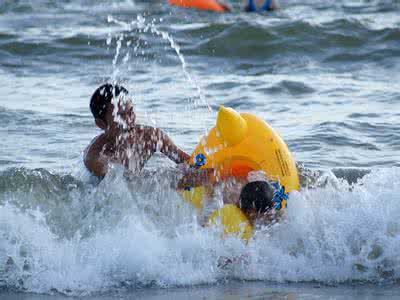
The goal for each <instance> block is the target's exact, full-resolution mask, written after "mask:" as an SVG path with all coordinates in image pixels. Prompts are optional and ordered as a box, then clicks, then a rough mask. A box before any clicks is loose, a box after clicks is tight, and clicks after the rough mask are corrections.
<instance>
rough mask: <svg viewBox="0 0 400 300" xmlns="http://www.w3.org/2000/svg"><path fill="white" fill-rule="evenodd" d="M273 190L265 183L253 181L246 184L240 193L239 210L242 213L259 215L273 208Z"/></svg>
mask: <svg viewBox="0 0 400 300" xmlns="http://www.w3.org/2000/svg"><path fill="white" fill-rule="evenodd" d="M274 191H275V190H274V188H273V186H272V185H271V184H270V183H269V182H267V181H253V182H249V183H248V184H246V185H245V186H244V187H243V189H242V192H241V193H240V208H241V209H242V210H243V211H244V212H251V211H254V210H255V211H256V212H257V213H259V214H263V213H265V212H267V211H268V210H269V209H271V208H273V207H274V202H273V198H274Z"/></svg>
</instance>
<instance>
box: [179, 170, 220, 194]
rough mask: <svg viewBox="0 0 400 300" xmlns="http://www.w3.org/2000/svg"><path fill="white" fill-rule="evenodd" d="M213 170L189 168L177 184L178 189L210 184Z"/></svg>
mask: <svg viewBox="0 0 400 300" xmlns="http://www.w3.org/2000/svg"><path fill="white" fill-rule="evenodd" d="M213 175H214V169H194V168H189V169H188V170H187V171H186V172H185V175H184V176H183V177H182V178H181V180H179V182H178V186H177V188H178V189H184V188H187V187H198V186H204V185H210V184H212V178H213Z"/></svg>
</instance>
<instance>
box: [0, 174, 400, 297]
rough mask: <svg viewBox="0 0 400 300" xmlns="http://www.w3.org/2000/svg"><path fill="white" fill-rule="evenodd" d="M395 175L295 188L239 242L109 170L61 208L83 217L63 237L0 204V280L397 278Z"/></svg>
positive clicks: (57, 283) (61, 283)
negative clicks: (266, 225)
mask: <svg viewBox="0 0 400 300" xmlns="http://www.w3.org/2000/svg"><path fill="white" fill-rule="evenodd" d="M399 175H400V169H398V168H393V169H386V170H379V171H374V172H372V173H371V174H370V175H367V176H366V177H365V179H364V180H363V181H362V182H360V183H359V184H358V185H356V186H354V187H353V188H351V189H350V187H349V186H348V185H347V184H344V183H337V184H336V185H335V186H332V185H330V186H327V187H325V188H319V189H316V190H305V191H302V192H301V193H293V194H292V195H291V198H290V202H289V207H288V210H287V218H286V219H285V220H284V221H282V222H281V224H279V225H277V226H275V227H273V228H271V229H270V230H269V231H267V232H265V233H262V234H258V235H257V238H256V239H255V240H253V241H251V242H250V243H249V245H248V246H245V244H244V243H243V242H242V241H240V240H237V239H227V240H222V239H220V237H219V235H220V232H219V231H218V230H212V229H208V228H202V227H201V226H199V225H197V220H196V217H195V212H194V210H193V209H191V208H190V207H189V206H187V205H185V204H184V203H182V202H181V200H180V199H179V197H178V196H177V195H176V194H175V192H173V191H171V190H166V186H165V185H163V184H162V183H160V182H155V181H154V180H153V181H151V180H150V182H148V185H147V186H146V185H144V190H143V191H140V190H134V192H132V189H133V188H138V186H130V183H126V181H125V180H124V179H122V178H121V176H120V175H119V174H118V172H117V173H116V174H114V175H111V176H110V177H107V178H106V179H105V180H104V182H102V183H101V184H100V185H99V186H98V187H97V188H95V189H93V190H92V192H91V193H90V195H86V197H87V198H85V199H75V200H74V203H73V204H72V205H70V206H66V207H65V211H64V214H70V215H71V216H80V213H82V212H81V211H84V214H82V215H81V218H85V220H84V221H82V220H76V222H78V223H80V224H81V225H80V226H81V227H80V230H78V231H76V233H75V234H74V235H73V237H72V238H69V239H67V238H60V237H59V236H58V235H56V234H54V233H53V232H54V224H47V221H46V220H47V218H46V217H47V216H46V213H45V212H39V211H35V210H33V211H22V210H20V209H17V208H16V207H15V206H13V205H11V204H6V205H5V206H1V207H0V234H1V236H2V238H1V239H0V261H1V266H3V267H2V269H1V271H0V281H3V282H6V283H7V285H9V286H15V287H17V288H21V289H22V288H23V289H26V290H28V291H31V292H40V293H43V292H44V293H48V292H52V291H53V290H57V291H61V292H65V293H70V294H79V295H82V294H88V293H93V292H104V291H109V290H111V289H119V288H122V287H123V286H126V285H128V286H143V285H156V286H161V287H164V286H171V285H172V286H174V285H193V284H201V283H214V282H216V281H218V280H220V279H222V278H239V279H251V280H254V279H255V280H271V281H294V282H298V281H314V280H315V281H320V282H342V281H348V280H350V281H353V280H368V281H373V282H375V281H380V280H383V279H385V278H387V277H389V278H397V277H398V275H399V258H398V251H397V249H399V246H400V239H399V234H400V225H399V221H398V215H399V212H400V204H399V201H398V200H399V196H398V191H399V188H398V187H397V183H398V182H399V180H398V179H397V178H399ZM140 185H143V182H141V183H140ZM157 185H158V186H157ZM25 200H28V199H25ZM83 216H85V217H83ZM71 222H73V220H72V221H71ZM65 226H67V225H65ZM89 228H91V230H89ZM221 256H227V257H239V256H245V257H247V258H246V260H248V264H243V263H238V264H235V265H232V266H230V267H228V268H225V269H220V268H218V267H217V264H218V259H219V257H221Z"/></svg>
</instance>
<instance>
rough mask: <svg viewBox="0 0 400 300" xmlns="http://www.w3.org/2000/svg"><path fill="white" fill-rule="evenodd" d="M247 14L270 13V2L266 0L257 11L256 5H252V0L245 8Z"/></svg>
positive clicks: (270, 0)
mask: <svg viewBox="0 0 400 300" xmlns="http://www.w3.org/2000/svg"><path fill="white" fill-rule="evenodd" d="M246 11H247V12H264V11H272V0H266V1H265V2H264V5H263V6H261V7H260V8H259V9H257V6H256V4H255V3H254V0H249V2H248V4H247V7H246Z"/></svg>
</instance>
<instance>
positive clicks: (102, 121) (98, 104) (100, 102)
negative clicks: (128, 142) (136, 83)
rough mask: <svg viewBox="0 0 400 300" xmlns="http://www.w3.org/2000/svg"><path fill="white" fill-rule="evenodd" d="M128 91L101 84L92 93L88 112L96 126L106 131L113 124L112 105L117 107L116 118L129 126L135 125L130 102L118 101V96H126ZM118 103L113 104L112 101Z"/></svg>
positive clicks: (121, 87)
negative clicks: (115, 99) (89, 111)
mask: <svg viewBox="0 0 400 300" xmlns="http://www.w3.org/2000/svg"><path fill="white" fill-rule="evenodd" d="M127 95H128V91H127V90H126V89H125V88H124V87H123V86H119V85H112V84H109V83H107V84H103V85H102V86H100V87H99V88H97V89H96V91H95V92H94V94H93V96H92V98H91V100H90V110H91V112H92V114H93V117H94V118H95V122H96V125H97V126H98V127H100V128H101V129H106V128H109V127H110V126H112V125H113V124H114V123H115V116H114V115H113V114H114V105H118V110H117V117H118V118H119V119H120V120H121V121H123V122H125V123H129V124H127V125H131V124H134V123H135V113H134V111H133V106H132V103H131V101H126V102H123V101H121V100H120V99H118V98H119V97H120V96H127ZM114 97H115V98H117V99H118V101H116V103H114V101H113V99H114Z"/></svg>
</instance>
